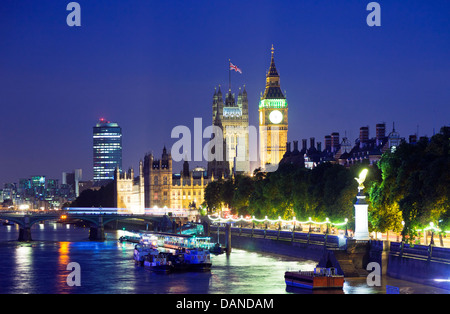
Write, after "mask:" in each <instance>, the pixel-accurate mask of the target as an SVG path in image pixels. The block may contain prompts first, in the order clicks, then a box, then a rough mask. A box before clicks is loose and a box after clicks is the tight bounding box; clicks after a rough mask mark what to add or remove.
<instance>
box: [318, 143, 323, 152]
mask: <svg viewBox="0 0 450 314" xmlns="http://www.w3.org/2000/svg"><path fill="white" fill-rule="evenodd" d="M317 151H318V152H319V153H320V152H322V142H317Z"/></svg>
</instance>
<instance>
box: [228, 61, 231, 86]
mask: <svg viewBox="0 0 450 314" xmlns="http://www.w3.org/2000/svg"><path fill="white" fill-rule="evenodd" d="M228 90H229V91H231V59H228Z"/></svg>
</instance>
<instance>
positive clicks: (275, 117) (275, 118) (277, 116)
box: [269, 110, 283, 124]
mask: <svg viewBox="0 0 450 314" xmlns="http://www.w3.org/2000/svg"><path fill="white" fill-rule="evenodd" d="M269 120H270V122H272V123H273V124H278V123H280V122H281V121H283V114H282V113H281V112H280V111H278V110H274V111H272V112H271V113H270V115H269Z"/></svg>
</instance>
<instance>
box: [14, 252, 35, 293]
mask: <svg viewBox="0 0 450 314" xmlns="http://www.w3.org/2000/svg"><path fill="white" fill-rule="evenodd" d="M32 253H33V248H32V247H31V245H21V246H18V247H16V248H15V250H14V260H15V267H14V269H13V270H12V277H13V278H14V280H13V281H12V283H13V288H12V290H13V291H17V292H20V291H22V290H24V289H27V288H28V287H29V286H30V282H31V281H32V279H33V278H32V274H33V272H32V270H33V269H32Z"/></svg>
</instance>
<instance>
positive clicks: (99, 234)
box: [0, 210, 173, 241]
mask: <svg viewBox="0 0 450 314" xmlns="http://www.w3.org/2000/svg"><path fill="white" fill-rule="evenodd" d="M0 220H4V221H8V222H10V223H11V222H12V223H16V224H17V225H18V226H19V238H18V240H19V241H32V239H31V227H32V226H33V225H34V224H36V223H40V222H44V221H49V220H56V221H60V222H69V221H76V220H81V221H84V222H87V223H88V224H89V226H90V229H89V239H90V240H94V241H103V240H105V231H104V226H105V225H106V224H107V223H109V222H113V221H123V220H139V221H144V222H151V223H152V224H154V225H156V226H158V227H159V229H161V230H165V229H172V225H173V221H172V219H170V218H169V217H168V216H167V215H152V214H131V213H120V212H106V211H105V212H102V211H98V212H82V211H77V212H71V211H66V210H54V211H45V212H42V211H36V212H33V211H27V212H12V211H11V212H2V213H0Z"/></svg>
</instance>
